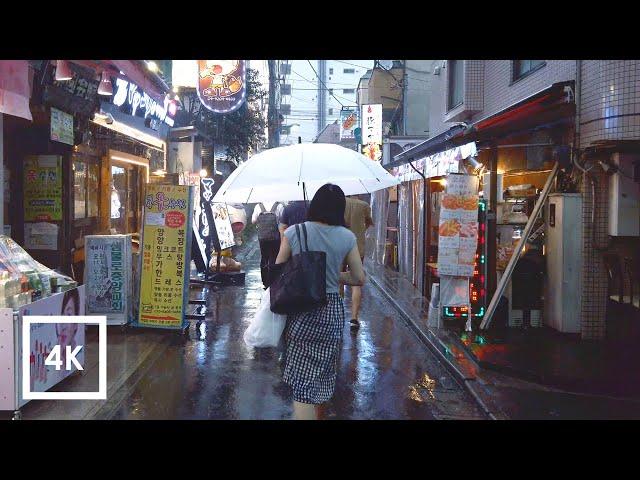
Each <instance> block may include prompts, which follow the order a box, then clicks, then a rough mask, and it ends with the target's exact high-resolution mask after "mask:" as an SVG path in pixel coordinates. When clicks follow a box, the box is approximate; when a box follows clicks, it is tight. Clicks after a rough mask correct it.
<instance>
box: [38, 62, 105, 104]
mask: <svg viewBox="0 0 640 480" xmlns="http://www.w3.org/2000/svg"><path fill="white" fill-rule="evenodd" d="M70 67H71V70H72V72H73V77H72V78H71V80H64V81H56V80H55V67H54V68H53V69H52V70H51V75H50V77H49V81H48V85H46V86H45V88H44V93H43V100H44V102H45V103H47V104H48V105H53V106H55V107H58V108H60V109H62V110H66V111H67V112H72V113H74V114H76V113H79V114H82V115H85V116H90V115H92V114H93V112H94V111H95V110H96V108H97V106H98V103H99V101H98V86H99V82H98V81H97V80H95V79H92V78H88V77H87V76H86V74H84V73H82V72H83V71H82V70H81V69H80V68H78V67H77V66H76V65H74V64H70Z"/></svg>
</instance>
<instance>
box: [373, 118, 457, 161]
mask: <svg viewBox="0 0 640 480" xmlns="http://www.w3.org/2000/svg"><path fill="white" fill-rule="evenodd" d="M465 130H466V129H465V127H464V126H463V125H455V126H453V127H451V128H450V129H449V130H447V131H446V132H443V133H441V134H440V135H436V136H434V137H432V138H430V139H428V140H425V141H424V142H422V143H419V144H418V145H416V146H415V147H413V148H409V149H407V150H405V151H404V152H402V153H399V154H398V155H396V156H395V157H393V161H392V162H389V163H387V164H385V165H383V166H384V168H387V169H388V168H392V167H397V166H399V165H402V164H406V163H408V162H410V161H413V160H416V159H419V158H421V157H426V156H429V155H432V154H434V153H438V152H441V151H443V150H446V149H448V148H451V147H452V146H454V145H453V144H452V143H451V140H452V139H453V138H456V137H459V136H461V135H462V134H463V133H464V131H465Z"/></svg>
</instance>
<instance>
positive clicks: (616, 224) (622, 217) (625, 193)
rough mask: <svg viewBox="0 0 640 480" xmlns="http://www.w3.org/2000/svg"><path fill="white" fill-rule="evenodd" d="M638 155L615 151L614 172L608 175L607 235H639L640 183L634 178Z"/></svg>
mask: <svg viewBox="0 0 640 480" xmlns="http://www.w3.org/2000/svg"><path fill="white" fill-rule="evenodd" d="M638 159H639V156H638V155H629V154H623V153H615V154H614V155H613V156H612V159H611V160H612V163H613V164H614V165H615V166H616V172H615V173H614V174H612V175H611V176H610V177H609V235H611V236H614V237H638V236H640V183H638V182H637V181H635V180H634V176H633V173H634V162H638Z"/></svg>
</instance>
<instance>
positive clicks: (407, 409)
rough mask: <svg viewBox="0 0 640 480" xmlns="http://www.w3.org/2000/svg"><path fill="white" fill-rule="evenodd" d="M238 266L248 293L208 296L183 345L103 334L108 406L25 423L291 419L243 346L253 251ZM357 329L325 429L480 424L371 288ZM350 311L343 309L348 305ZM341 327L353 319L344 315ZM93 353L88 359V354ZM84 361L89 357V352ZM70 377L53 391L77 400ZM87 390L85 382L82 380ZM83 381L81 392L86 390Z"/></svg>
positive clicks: (30, 409) (277, 386)
mask: <svg viewBox="0 0 640 480" xmlns="http://www.w3.org/2000/svg"><path fill="white" fill-rule="evenodd" d="M247 247H248V248H246V250H245V252H246V253H245V256H244V257H243V258H239V260H241V261H243V263H244V265H245V269H246V272H247V274H246V285H245V286H242V287H239V286H233V287H224V288H222V289H221V290H220V291H218V292H211V293H210V295H209V302H208V308H209V309H210V311H211V314H209V315H208V316H207V318H206V320H205V321H204V322H203V323H202V324H201V325H200V326H199V328H198V329H197V330H196V325H195V322H192V326H191V328H190V331H189V335H188V336H182V335H180V334H178V333H176V332H169V331H158V330H150V329H134V328H129V329H127V330H126V331H124V332H122V331H120V330H119V329H116V331H115V332H112V330H111V329H110V331H109V382H108V387H109V396H108V400H107V401H103V402H81V401H77V402H74V404H73V405H72V404H70V403H65V402H36V401H34V402H31V403H29V404H27V405H26V406H25V407H24V410H23V412H24V417H25V418H98V419H272V420H278V419H289V418H291V415H292V405H291V395H290V391H289V388H288V386H287V385H286V384H284V383H283V382H282V379H281V376H282V371H281V365H280V364H279V363H278V352H277V351H276V349H252V348H249V347H247V346H246V345H245V343H244V341H243V340H242V335H243V333H244V330H245V329H246V328H247V326H248V324H249V322H250V321H251V318H252V315H253V314H254V313H255V311H256V310H257V308H258V305H259V303H260V298H261V295H262V285H261V282H260V272H259V268H258V266H259V255H260V253H259V250H258V249H257V248H256V247H257V243H256V244H254V245H250V246H249V245H247ZM364 295H365V299H364V302H363V309H362V312H361V321H362V326H361V327H360V329H359V331H358V332H357V333H352V332H351V331H350V329H349V325H348V322H347V323H346V325H345V331H344V343H343V349H342V353H341V357H340V366H339V373H338V379H337V383H336V392H335V396H334V398H333V400H332V401H331V402H330V403H329V405H328V406H327V409H326V412H325V414H326V417H327V418H328V419H485V418H486V416H485V415H484V414H483V413H482V412H481V410H480V409H479V408H478V406H477V404H476V402H475V401H474V400H473V398H471V396H470V395H469V394H468V392H467V391H466V390H465V389H463V388H462V387H461V386H460V385H459V384H458V383H457V382H456V381H455V380H454V379H453V377H452V376H451V375H450V374H449V372H448V371H447V370H446V369H445V368H444V367H443V366H442V365H441V364H440V363H438V361H437V360H436V358H435V357H434V356H433V355H432V354H431V352H430V351H429V350H428V349H427V348H426V347H425V346H424V345H423V344H421V343H420V341H419V339H418V338H417V337H416V335H415V334H414V333H413V332H412V331H411V330H410V329H409V328H408V327H407V326H406V325H405V324H404V322H403V321H401V320H399V319H398V318H396V316H397V314H396V311H395V310H394V309H393V308H392V307H391V305H390V304H389V303H388V302H387V301H386V300H385V299H384V298H382V297H381V296H380V294H379V292H378V291H377V290H376V289H375V288H374V287H372V286H370V285H369V286H366V287H365V289H364ZM345 303H346V306H347V309H349V307H350V302H349V300H348V298H347V300H346V301H345ZM346 318H351V317H350V316H349V315H347V316H346ZM94 353H95V352H94ZM87 355H88V358H93V357H91V355H92V353H91V348H89V347H88V350H87ZM93 370H95V369H88V371H87V374H86V375H84V376H76V377H72V378H70V379H68V380H65V381H64V382H62V383H61V385H60V388H67V389H68V388H73V389H76V390H82V388H80V384H82V383H83V382H82V378H84V377H88V376H90V375H93V373H90V372H92V371H93ZM86 381H88V380H86ZM86 381H85V383H86Z"/></svg>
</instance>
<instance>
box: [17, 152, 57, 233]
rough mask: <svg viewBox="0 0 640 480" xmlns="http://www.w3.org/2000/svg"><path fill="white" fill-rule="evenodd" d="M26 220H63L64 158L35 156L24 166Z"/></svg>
mask: <svg viewBox="0 0 640 480" xmlns="http://www.w3.org/2000/svg"><path fill="white" fill-rule="evenodd" d="M24 219H25V221H27V222H33V221H38V220H47V221H59V220H62V157H60V156H58V155H35V156H29V157H27V159H26V161H25V165H24Z"/></svg>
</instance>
